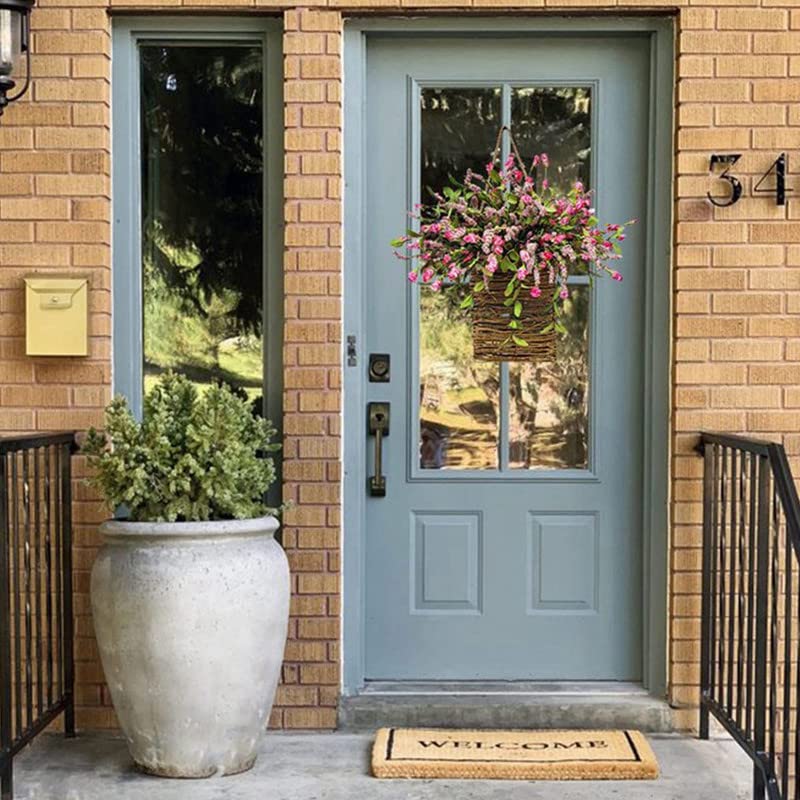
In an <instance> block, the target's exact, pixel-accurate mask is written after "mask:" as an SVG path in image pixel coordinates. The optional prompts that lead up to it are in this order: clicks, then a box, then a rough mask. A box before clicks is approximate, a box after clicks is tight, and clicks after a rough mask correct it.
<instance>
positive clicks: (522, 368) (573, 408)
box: [508, 286, 591, 469]
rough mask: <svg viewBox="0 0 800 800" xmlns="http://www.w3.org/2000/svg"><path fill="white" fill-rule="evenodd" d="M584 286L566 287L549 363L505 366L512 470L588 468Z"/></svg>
mask: <svg viewBox="0 0 800 800" xmlns="http://www.w3.org/2000/svg"><path fill="white" fill-rule="evenodd" d="M590 299H591V291H590V289H589V287H588V286H573V287H571V298H570V300H569V301H568V302H566V303H565V308H564V311H565V314H564V317H563V319H562V322H563V323H564V325H565V327H566V328H567V333H566V334H564V335H563V336H562V337H561V338H560V339H559V341H558V344H557V347H556V354H557V358H556V360H555V361H553V362H549V363H547V362H546V363H541V364H535V363H527V362H514V363H511V364H509V371H508V372H509V374H508V377H509V401H510V402H509V416H510V419H509V465H510V466H511V467H512V468H515V469H586V468H587V466H588V463H587V462H588V434H589V417H588V413H587V410H588V387H589V335H588V334H589V310H590V306H591V303H590Z"/></svg>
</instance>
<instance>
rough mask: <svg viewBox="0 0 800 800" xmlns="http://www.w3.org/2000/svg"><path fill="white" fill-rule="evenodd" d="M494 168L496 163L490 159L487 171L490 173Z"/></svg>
mask: <svg viewBox="0 0 800 800" xmlns="http://www.w3.org/2000/svg"><path fill="white" fill-rule="evenodd" d="M493 169H494V164H493V163H492V162H491V161H490V162H489V163H488V164H487V165H486V172H487V174H488V173H490V172H491V171H492V170H493Z"/></svg>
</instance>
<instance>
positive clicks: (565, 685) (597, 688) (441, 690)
mask: <svg viewBox="0 0 800 800" xmlns="http://www.w3.org/2000/svg"><path fill="white" fill-rule="evenodd" d="M359 694H360V695H392V696H397V695H442V694H447V695H456V696H459V695H550V696H555V695H558V696H572V695H595V696H602V695H611V696H619V695H626V696H636V695H638V696H643V697H647V696H648V692H647V689H645V688H644V687H643V686H642V685H641V684H640V683H635V682H633V681H474V680H471V681H367V682H366V684H365V685H364V688H363V689H362V690H361V691H360V692H359Z"/></svg>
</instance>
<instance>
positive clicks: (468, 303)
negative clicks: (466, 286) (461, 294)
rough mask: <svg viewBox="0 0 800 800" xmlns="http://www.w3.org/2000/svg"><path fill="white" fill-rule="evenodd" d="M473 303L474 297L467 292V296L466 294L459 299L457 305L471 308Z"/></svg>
mask: <svg viewBox="0 0 800 800" xmlns="http://www.w3.org/2000/svg"><path fill="white" fill-rule="evenodd" d="M474 304H475V299H474V298H473V296H472V295H471V294H468V295H467V296H466V297H465V298H464V299H463V300H462V301H461V305H460V306H459V307H460V308H472V306H473V305H474Z"/></svg>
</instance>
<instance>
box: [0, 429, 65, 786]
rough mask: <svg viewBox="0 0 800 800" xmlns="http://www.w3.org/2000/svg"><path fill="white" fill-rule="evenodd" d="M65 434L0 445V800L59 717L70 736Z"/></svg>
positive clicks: (3, 440)
mask: <svg viewBox="0 0 800 800" xmlns="http://www.w3.org/2000/svg"><path fill="white" fill-rule="evenodd" d="M74 446H75V437H74V435H73V434H71V433H56V434H36V435H30V436H15V437H12V438H0V537H2V539H0V791H1V793H2V800H10V798H11V797H12V793H13V774H12V764H13V758H14V756H15V755H16V754H17V753H18V752H19V751H20V750H21V749H22V748H23V747H24V746H25V745H26V744H28V743H29V742H30V741H31V740H32V739H33V738H34V737H35V736H36V735H37V734H38V733H40V732H41V731H42V730H44V728H46V727H47V726H48V725H49V724H50V723H51V722H52V721H53V720H54V719H55V718H56V717H57V716H58V715H59V714H61V713H62V712H64V729H65V732H66V735H67V736H74V734H75V713H74V700H73V689H74V682H75V671H74V661H73V649H72V648H73V619H72V510H71V509H72V465H71V456H72V453H73V451H74Z"/></svg>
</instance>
